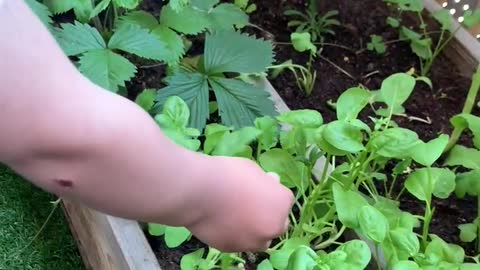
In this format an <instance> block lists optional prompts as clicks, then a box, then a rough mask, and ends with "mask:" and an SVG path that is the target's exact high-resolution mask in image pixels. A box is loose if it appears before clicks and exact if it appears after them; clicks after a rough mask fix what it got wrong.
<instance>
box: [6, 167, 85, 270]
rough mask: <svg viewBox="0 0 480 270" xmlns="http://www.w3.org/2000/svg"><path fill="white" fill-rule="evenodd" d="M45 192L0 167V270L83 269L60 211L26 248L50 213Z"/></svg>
mask: <svg viewBox="0 0 480 270" xmlns="http://www.w3.org/2000/svg"><path fill="white" fill-rule="evenodd" d="M54 200H56V198H55V197H54V196H52V195H51V194H48V193H45V192H43V191H42V190H40V189H38V188H37V187H35V186H33V185H32V184H31V183H29V182H27V181H25V180H23V179H22V178H21V177H19V176H18V175H16V174H15V173H13V172H12V171H11V170H9V169H7V168H5V167H4V166H2V165H1V164H0V270H84V269H85V268H84V266H83V264H82V262H81V258H80V256H79V253H78V250H77V247H76V244H75V242H74V239H73V237H72V234H71V232H70V230H69V228H68V224H67V223H66V220H65V217H64V215H63V212H62V209H61V208H60V207H57V209H56V210H55V213H54V215H53V216H52V218H51V219H50V221H49V223H48V224H47V226H46V227H45V228H44V230H43V231H42V232H41V234H40V235H39V237H38V238H37V239H36V240H35V241H34V242H33V243H32V244H31V245H30V246H29V247H27V248H26V249H24V250H23V251H22V252H20V251H21V250H22V249H23V248H24V247H25V246H27V245H28V244H29V243H30V242H31V240H32V239H33V237H34V236H35V234H36V233H37V232H38V231H39V230H40V228H41V227H42V225H43V224H44V222H45V220H46V219H47V217H48V215H49V214H50V212H51V210H52V209H53V204H52V203H51V202H52V201H54Z"/></svg>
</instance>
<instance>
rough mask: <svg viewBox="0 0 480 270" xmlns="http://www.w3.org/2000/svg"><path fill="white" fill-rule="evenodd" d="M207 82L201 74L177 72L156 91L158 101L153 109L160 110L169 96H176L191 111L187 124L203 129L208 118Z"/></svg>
mask: <svg viewBox="0 0 480 270" xmlns="http://www.w3.org/2000/svg"><path fill="white" fill-rule="evenodd" d="M208 92H209V88H208V82H207V80H206V78H205V76H204V75H203V74H200V73H186V72H177V73H175V74H174V75H173V76H172V77H171V78H169V79H168V86H167V87H164V88H162V89H160V90H159V91H158V93H157V97H156V101H157V102H158V103H157V104H156V105H155V107H154V111H156V112H159V111H161V110H162V107H163V105H164V104H165V102H166V100H167V99H168V98H169V97H170V96H178V97H180V98H181V99H183V100H184V101H185V103H186V104H187V105H188V108H189V109H190V112H191V117H190V121H189V126H190V127H193V128H196V129H198V130H203V128H204V127H205V125H206V123H207V119H208V118H209V116H210V114H209V107H208V101H209V100H208Z"/></svg>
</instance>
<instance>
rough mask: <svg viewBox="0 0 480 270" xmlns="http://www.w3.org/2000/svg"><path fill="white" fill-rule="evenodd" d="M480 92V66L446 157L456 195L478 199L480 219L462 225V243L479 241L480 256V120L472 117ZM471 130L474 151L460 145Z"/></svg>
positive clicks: (453, 121)
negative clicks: (452, 172) (459, 142)
mask: <svg viewBox="0 0 480 270" xmlns="http://www.w3.org/2000/svg"><path fill="white" fill-rule="evenodd" d="M479 89H480V66H479V67H478V69H477V71H476V73H475V74H474V75H473V78H472V84H471V87H470V90H469V92H468V96H467V98H466V101H465V104H464V107H463V110H462V113H460V114H458V115H455V116H454V117H452V118H451V119H450V122H451V124H452V125H453V127H454V130H453V133H452V138H451V139H450V141H449V144H448V146H447V149H445V153H446V154H447V159H446V160H445V162H444V165H445V166H452V167H455V168H457V170H458V173H457V174H456V182H457V185H456V189H455V194H456V195H457V197H459V198H464V197H466V196H472V197H477V198H478V205H477V212H478V214H477V217H476V218H475V219H474V220H472V221H471V222H470V223H466V224H460V225H459V229H460V239H461V240H462V241H464V242H473V241H476V243H477V245H476V250H477V252H479V253H480V180H479V176H480V117H478V116H475V115H473V114H472V109H473V105H474V103H475V100H476V97H477V94H478V90H479ZM465 130H468V131H469V133H470V134H472V135H473V138H472V142H473V147H467V146H464V145H461V144H457V142H458V140H459V138H460V136H461V135H462V134H463V133H464V132H465Z"/></svg>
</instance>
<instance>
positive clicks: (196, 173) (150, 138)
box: [0, 1, 213, 225]
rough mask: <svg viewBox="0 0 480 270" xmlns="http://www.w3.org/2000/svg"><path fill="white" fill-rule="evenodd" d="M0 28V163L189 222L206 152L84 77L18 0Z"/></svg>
mask: <svg viewBox="0 0 480 270" xmlns="http://www.w3.org/2000/svg"><path fill="white" fill-rule="evenodd" d="M11 25H15V26H16V27H9V26H11ZM0 36H3V37H8V38H5V39H3V40H2V42H1V43H0V59H2V60H1V61H0V81H2V85H1V86H0V87H2V88H1V90H0V123H2V129H1V131H0V149H1V151H0V162H2V163H5V164H7V165H9V166H10V167H12V168H13V169H14V170H16V171H17V172H18V173H20V174H22V175H23V176H25V177H26V178H27V179H28V180H30V181H32V182H33V183H35V184H36V185H38V186H40V187H42V188H44V189H46V190H48V191H50V192H54V193H56V194H58V195H59V196H61V197H65V198H69V199H72V200H78V201H80V202H82V203H85V204H86V205H88V206H90V207H93V208H95V209H98V210H100V211H104V212H106V213H110V214H113V215H118V216H122V217H127V218H134V219H139V220H146V221H157V222H160V223H165V224H170V225H185V224H188V223H191V222H195V219H196V218H197V216H199V215H201V213H202V209H201V207H202V205H203V202H201V200H202V199H201V196H199V195H198V194H201V190H202V189H203V188H206V186H207V185H208V183H207V182H208V181H209V180H208V177H207V174H208V171H209V170H210V169H212V164H213V161H212V159H213V158H212V157H208V156H204V155H202V154H199V153H194V152H190V151H187V150H185V149H183V148H181V147H179V146H177V145H175V144H174V143H173V142H171V141H170V140H169V139H167V138H166V137H165V136H164V135H163V134H162V132H161V130H160V129H159V128H158V126H157V125H156V124H155V122H154V121H153V120H152V119H151V117H150V116H149V115H148V114H147V113H145V112H144V111H143V110H141V109H140V108H139V107H137V106H136V105H135V104H134V103H132V102H130V101H129V100H126V99H124V98H123V97H120V96H118V95H115V94H112V93H110V92H108V91H106V90H104V89H100V88H99V87H97V86H95V85H93V84H92V83H91V82H90V81H88V80H87V79H86V78H84V77H83V76H81V75H80V74H79V73H78V72H77V71H76V69H75V67H74V66H73V65H72V64H71V63H70V62H69V61H68V59H67V58H66V57H65V56H64V54H63V52H62V51H61V50H60V48H59V47H58V46H57V44H56V42H55V41H54V39H53V38H52V37H51V36H50V35H49V33H48V31H46V29H44V28H43V26H42V25H41V24H40V23H39V22H38V20H37V19H36V17H35V16H34V15H33V14H32V13H31V12H30V10H29V9H28V8H27V7H26V5H25V4H24V3H23V1H6V2H5V3H4V4H3V7H2V8H1V9H0ZM185 168H188V169H185ZM173 191H174V192H173Z"/></svg>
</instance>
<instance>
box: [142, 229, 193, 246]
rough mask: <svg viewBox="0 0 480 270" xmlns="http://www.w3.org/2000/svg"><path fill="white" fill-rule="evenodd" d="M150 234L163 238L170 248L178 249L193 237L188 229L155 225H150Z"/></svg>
mask: <svg viewBox="0 0 480 270" xmlns="http://www.w3.org/2000/svg"><path fill="white" fill-rule="evenodd" d="M148 233H149V234H150V235H152V236H157V237H159V236H163V237H164V239H165V244H166V245H167V247H168V248H177V247H179V246H181V245H182V244H183V243H185V242H186V241H188V240H190V238H191V237H192V233H191V232H190V231H189V230H188V229H187V228H184V227H170V226H164V225H160V224H154V223H150V224H148Z"/></svg>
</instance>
